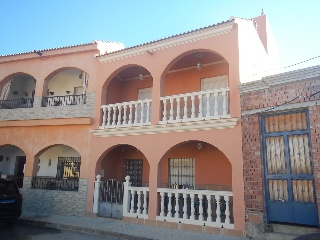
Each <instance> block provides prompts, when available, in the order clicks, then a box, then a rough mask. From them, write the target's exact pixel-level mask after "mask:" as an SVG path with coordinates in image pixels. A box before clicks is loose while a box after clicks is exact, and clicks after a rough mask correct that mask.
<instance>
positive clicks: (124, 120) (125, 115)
mask: <svg viewBox="0 0 320 240" xmlns="http://www.w3.org/2000/svg"><path fill="white" fill-rule="evenodd" d="M127 107H128V106H127V104H126V105H124V106H123V119H122V120H123V121H122V125H126V124H127Z"/></svg>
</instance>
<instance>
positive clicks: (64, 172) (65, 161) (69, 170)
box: [56, 157, 81, 178]
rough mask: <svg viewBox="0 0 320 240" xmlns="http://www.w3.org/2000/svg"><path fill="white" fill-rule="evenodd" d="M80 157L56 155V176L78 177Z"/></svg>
mask: <svg viewBox="0 0 320 240" xmlns="http://www.w3.org/2000/svg"><path fill="white" fill-rule="evenodd" d="M80 165H81V157H58V165H57V175H56V177H57V178H79V177H80Z"/></svg>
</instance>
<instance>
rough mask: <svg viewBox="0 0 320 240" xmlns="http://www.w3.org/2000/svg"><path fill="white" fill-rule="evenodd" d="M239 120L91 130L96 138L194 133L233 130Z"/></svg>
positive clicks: (228, 119)
mask: <svg viewBox="0 0 320 240" xmlns="http://www.w3.org/2000/svg"><path fill="white" fill-rule="evenodd" d="M238 120H239V118H226V119H215V120H209V121H196V122H187V123H176V124H163V125H162V124H158V125H151V126H141V127H129V128H111V129H97V130H91V133H92V134H93V136H96V137H115V136H118V137H120V136H133V135H145V134H160V133H173V132H194V131H203V130H212V129H226V128H234V127H235V126H236V125H237V123H238Z"/></svg>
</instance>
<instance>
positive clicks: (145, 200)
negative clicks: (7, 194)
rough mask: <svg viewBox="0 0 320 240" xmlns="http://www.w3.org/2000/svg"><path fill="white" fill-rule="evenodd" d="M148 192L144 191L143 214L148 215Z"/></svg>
mask: <svg viewBox="0 0 320 240" xmlns="http://www.w3.org/2000/svg"><path fill="white" fill-rule="evenodd" d="M147 194H148V192H147V191H146V190H143V212H142V213H143V214H144V215H146V214H148V212H147V207H148V206H147V199H148V196H147Z"/></svg>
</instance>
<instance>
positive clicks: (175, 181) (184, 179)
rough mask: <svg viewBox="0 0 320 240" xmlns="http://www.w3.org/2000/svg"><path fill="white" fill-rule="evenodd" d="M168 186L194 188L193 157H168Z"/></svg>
mask: <svg viewBox="0 0 320 240" xmlns="http://www.w3.org/2000/svg"><path fill="white" fill-rule="evenodd" d="M169 187H170V188H179V189H181V188H189V189H194V188H195V159H194V158H170V159H169Z"/></svg>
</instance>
